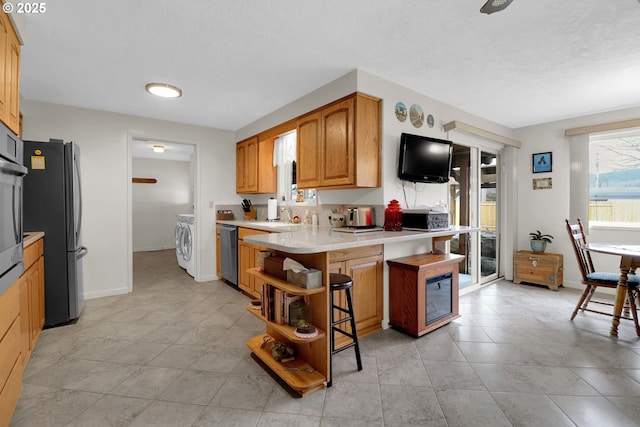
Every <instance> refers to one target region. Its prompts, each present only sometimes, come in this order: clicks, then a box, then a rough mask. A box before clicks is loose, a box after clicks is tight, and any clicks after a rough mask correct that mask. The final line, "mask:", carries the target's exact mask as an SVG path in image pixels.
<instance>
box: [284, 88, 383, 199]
mask: <svg viewBox="0 0 640 427" xmlns="http://www.w3.org/2000/svg"><path fill="white" fill-rule="evenodd" d="M297 138H298V143H297V149H296V155H297V170H298V174H297V178H298V187H299V188H360V187H379V186H380V150H381V142H380V100H379V99H377V98H373V97H370V96H368V95H364V94H360V93H356V94H353V95H350V96H348V97H345V98H342V99H340V100H338V101H336V102H334V103H331V104H329V105H326V106H324V107H322V108H321V109H319V110H316V111H314V112H311V113H309V114H306V115H304V116H302V117H300V118H298V120H297Z"/></svg>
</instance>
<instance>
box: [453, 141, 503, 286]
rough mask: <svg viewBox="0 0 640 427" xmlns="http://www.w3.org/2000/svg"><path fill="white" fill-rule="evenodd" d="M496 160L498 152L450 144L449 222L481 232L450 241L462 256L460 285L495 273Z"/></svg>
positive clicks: (486, 279)
mask: <svg viewBox="0 0 640 427" xmlns="http://www.w3.org/2000/svg"><path fill="white" fill-rule="evenodd" d="M499 164H500V162H499V156H498V153H492V152H488V151H483V150H480V149H478V148H474V147H467V146H463V145H458V144H454V146H453V159H452V164H451V168H452V170H451V177H452V179H451V181H450V186H449V189H450V196H449V206H450V207H451V209H450V210H451V216H452V224H453V225H467V226H473V227H479V228H480V232H475V233H471V234H460V235H457V236H454V238H453V239H452V241H451V252H453V253H457V254H460V255H464V256H465V261H464V262H463V263H461V264H460V289H464V288H467V287H470V286H475V285H480V284H482V283H487V282H489V281H491V280H494V279H496V278H497V277H498V271H499V270H498V259H499V234H498V230H499V229H500V228H499V217H498V212H500V209H499V194H500V192H499V175H500V174H499V173H498V166H497V165H499Z"/></svg>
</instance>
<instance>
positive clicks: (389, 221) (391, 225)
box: [384, 199, 402, 231]
mask: <svg viewBox="0 0 640 427" xmlns="http://www.w3.org/2000/svg"><path fill="white" fill-rule="evenodd" d="M384 229H385V230H386V231H402V207H400V203H398V201H397V200H396V199H393V200H392V201H391V202H389V204H388V205H387V208H386V209H385V210H384Z"/></svg>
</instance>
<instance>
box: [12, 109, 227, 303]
mask: <svg viewBox="0 0 640 427" xmlns="http://www.w3.org/2000/svg"><path fill="white" fill-rule="evenodd" d="M20 107H21V111H22V113H23V115H24V122H23V126H24V134H23V136H24V139H27V140H45V141H46V140H48V139H49V138H60V139H64V140H65V141H75V142H77V143H78V145H79V146H80V148H81V157H80V160H81V173H82V179H83V188H82V191H83V199H84V223H83V239H84V244H85V245H86V246H87V247H88V248H89V255H87V257H85V258H84V259H85V264H84V275H85V298H95V297H100V296H106V295H114V294H118V293H124V292H127V291H128V290H129V289H128V286H129V283H130V282H131V276H130V269H131V251H132V248H131V224H130V223H129V218H130V209H131V206H130V198H131V188H132V187H131V181H130V178H131V176H130V175H131V166H130V153H129V142H128V141H129V138H130V137H131V136H142V137H147V138H150V139H160V140H169V141H181V142H184V143H188V144H194V145H195V146H196V157H197V165H196V169H197V170H198V176H196V186H197V188H198V193H197V194H196V197H195V198H196V206H197V210H196V212H195V214H196V217H197V224H196V226H197V227H198V243H197V244H198V249H199V250H198V251H197V254H198V255H199V258H197V259H196V262H197V265H198V272H197V277H196V278H197V280H201V281H202V280H210V279H214V278H216V275H215V269H216V266H215V229H214V222H215V209H214V202H215V203H222V204H224V203H232V202H233V203H235V202H236V201H237V195H236V194H235V187H234V186H233V185H228V184H230V183H232V182H233V177H235V161H230V159H235V138H234V134H233V132H230V131H223V130H217V129H210V128H205V127H200V126H192V125H185V124H180V123H173V122H167V121H161V120H152V119H147V118H142V117H134V116H127V115H123V114H115V113H109V112H104V111H98V110H89V109H82V108H75V107H68V106H62V105H55V104H48V103H42V102H33V101H28V100H23V101H21V104H20ZM45 238H46V237H45Z"/></svg>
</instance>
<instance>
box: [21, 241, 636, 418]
mask: <svg viewBox="0 0 640 427" xmlns="http://www.w3.org/2000/svg"><path fill="white" fill-rule="evenodd" d="M134 263H135V270H134V276H135V277H134V283H135V285H134V292H133V293H131V294H129V295H121V296H114V297H106V298H100V299H93V300H89V301H87V302H86V308H85V311H84V313H83V315H82V317H81V318H80V320H79V321H78V322H77V324H75V325H69V326H64V327H59V328H53V329H47V330H44V331H43V332H42V335H41V337H40V340H39V342H38V344H37V346H36V349H35V352H34V353H33V356H32V358H31V360H30V362H29V365H28V366H27V370H26V372H25V376H24V390H23V392H22V395H21V398H20V401H19V403H18V406H17V408H16V411H15V413H14V416H13V419H12V422H11V426H12V427H17V426H56V427H58V426H82V427H87V426H172V427H173V426H234V425H236V426H265V425H273V426H286V425H290V426H307V425H308V426H338V425H339V426H367V427H373V426H383V425H384V426H410V425H411V426H492V427H497V426H545V427H550V426H572V425H578V426H597V427H602V426H616V427H620V426H636V425H639V423H640V340H639V339H637V338H636V336H635V333H634V331H633V329H632V328H630V326H629V324H630V322H628V321H626V322H623V325H621V329H620V337H619V338H618V339H617V340H616V339H612V338H610V337H609V335H608V331H609V325H610V319H609V318H607V317H605V316H600V315H596V314H591V313H588V314H579V315H578V317H577V318H576V320H575V321H574V322H571V321H569V315H570V313H571V310H572V308H573V306H574V304H575V302H576V301H577V299H578V293H577V291H575V290H571V289H561V290H560V291H559V292H552V291H550V290H548V289H546V288H541V287H536V286H531V285H514V284H513V283H511V282H508V281H500V282H497V283H495V284H492V285H488V286H486V287H485V288H483V289H481V290H480V291H478V292H475V293H472V294H469V295H465V296H463V297H462V298H461V301H460V302H461V304H460V308H461V313H462V317H461V318H460V319H458V320H456V321H455V322H454V323H452V324H450V325H448V326H445V327H443V328H441V329H439V330H437V331H434V332H432V333H430V334H428V335H427V336H424V337H422V338H420V339H414V338H411V337H408V336H406V335H404V334H402V333H399V332H397V331H394V330H390V329H389V330H385V331H382V332H379V333H377V334H374V335H371V336H369V337H366V338H364V339H362V345H361V347H362V356H363V364H364V370H363V371H361V372H357V371H356V370H355V358H354V357H353V353H352V352H351V351H349V350H347V351H345V352H343V353H340V354H339V355H337V356H335V359H334V360H335V362H334V369H335V380H334V385H333V387H331V388H329V389H326V390H323V391H319V392H316V393H313V394H311V395H309V396H308V397H305V398H303V399H294V398H292V397H290V395H289V394H287V393H286V392H285V391H284V390H283V389H282V388H281V386H280V385H278V384H277V383H276V382H275V381H274V380H273V379H272V378H271V377H270V376H269V375H267V373H266V372H265V371H264V370H263V369H262V368H260V366H259V365H258V364H257V363H256V362H255V361H254V360H253V359H251V357H250V355H249V351H248V349H247V348H246V346H245V340H246V339H247V338H248V337H251V336H253V335H255V334H257V333H259V332H261V331H262V327H263V325H262V324H261V322H260V321H258V320H257V319H256V318H255V317H253V316H252V315H251V314H249V313H247V312H246V311H245V306H246V304H247V301H248V300H247V298H246V297H244V296H243V295H242V294H240V293H238V292H237V291H235V290H233V289H231V288H230V287H228V286H227V285H225V284H222V283H220V282H208V283H196V282H194V281H193V280H192V279H191V278H190V277H189V276H187V275H186V274H185V273H184V272H183V271H182V270H181V269H179V268H178V267H177V265H176V261H175V254H174V253H173V252H172V251H160V252H151V253H138V254H136V255H135V257H134ZM88 280H90V278H88Z"/></svg>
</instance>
